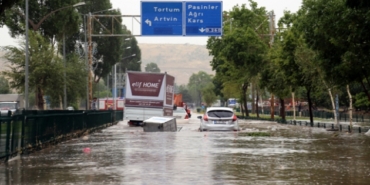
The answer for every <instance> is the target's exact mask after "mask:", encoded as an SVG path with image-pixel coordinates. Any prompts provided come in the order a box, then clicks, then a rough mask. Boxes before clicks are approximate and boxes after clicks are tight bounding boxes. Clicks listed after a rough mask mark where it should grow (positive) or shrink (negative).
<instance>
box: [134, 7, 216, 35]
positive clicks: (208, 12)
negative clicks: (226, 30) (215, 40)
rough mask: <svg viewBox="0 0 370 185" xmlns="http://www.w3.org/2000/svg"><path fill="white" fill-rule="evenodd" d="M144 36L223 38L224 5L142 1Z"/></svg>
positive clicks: (142, 31)
mask: <svg viewBox="0 0 370 185" xmlns="http://www.w3.org/2000/svg"><path fill="white" fill-rule="evenodd" d="M141 12H142V16H141V18H142V24H141V25H142V27H141V28H142V29H141V33H142V35H143V36H164V35H165V36H181V35H182V36H221V35H222V2H213V1H207V2H199V1H191V2H163V1H161V2H153V1H150V2H141Z"/></svg>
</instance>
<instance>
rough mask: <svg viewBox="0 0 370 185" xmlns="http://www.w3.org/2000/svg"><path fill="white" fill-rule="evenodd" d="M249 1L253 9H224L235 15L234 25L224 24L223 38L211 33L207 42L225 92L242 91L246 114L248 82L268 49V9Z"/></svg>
mask: <svg viewBox="0 0 370 185" xmlns="http://www.w3.org/2000/svg"><path fill="white" fill-rule="evenodd" d="M249 5H250V9H248V8H247V7H246V5H245V4H243V5H241V6H235V7H233V9H232V11H230V12H224V15H223V16H224V18H226V19H227V20H230V19H233V21H232V26H231V27H230V28H228V27H224V36H223V37H222V38H215V37H211V38H210V39H208V42H207V48H208V49H209V51H210V55H212V56H213V59H212V61H211V66H212V69H213V70H215V71H216V78H217V79H218V80H220V81H222V83H223V84H222V85H223V88H224V90H223V91H222V92H223V94H224V95H225V96H227V94H231V93H232V92H239V94H240V95H239V96H240V100H241V101H242V106H243V107H244V110H245V113H246V115H247V116H248V115H249V114H248V106H247V95H246V93H247V90H248V86H249V84H250V82H251V80H252V79H253V78H255V77H257V76H258V75H259V73H260V72H261V70H262V69H263V67H264V63H265V60H264V55H265V54H266V52H267V49H268V48H267V42H268V39H266V38H265V37H263V36H262V35H263V34H266V30H267V28H268V22H266V14H267V12H266V10H265V8H264V7H258V5H257V3H256V2H254V1H252V0H249ZM225 88H226V89H227V88H228V89H227V90H226V89H225ZM225 93H226V94H225ZM242 110H243V109H242Z"/></svg>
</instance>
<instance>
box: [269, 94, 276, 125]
mask: <svg viewBox="0 0 370 185" xmlns="http://www.w3.org/2000/svg"><path fill="white" fill-rule="evenodd" d="M270 111H271V119H272V120H274V119H275V100H274V94H271V100H270Z"/></svg>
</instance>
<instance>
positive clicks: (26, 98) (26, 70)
mask: <svg viewBox="0 0 370 185" xmlns="http://www.w3.org/2000/svg"><path fill="white" fill-rule="evenodd" d="M28 58H29V57H28V0H26V65H25V73H26V74H25V83H24V84H25V87H24V99H25V105H24V106H25V109H26V110H28V62H29V61H28Z"/></svg>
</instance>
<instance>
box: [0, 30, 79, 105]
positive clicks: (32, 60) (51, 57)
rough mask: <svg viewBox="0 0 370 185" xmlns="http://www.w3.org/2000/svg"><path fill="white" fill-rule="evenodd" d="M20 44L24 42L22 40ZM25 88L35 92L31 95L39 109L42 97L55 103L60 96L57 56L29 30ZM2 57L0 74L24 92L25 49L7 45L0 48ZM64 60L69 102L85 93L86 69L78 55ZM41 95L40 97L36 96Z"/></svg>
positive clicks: (52, 49) (59, 69)
mask: <svg viewBox="0 0 370 185" xmlns="http://www.w3.org/2000/svg"><path fill="white" fill-rule="evenodd" d="M23 44H24V43H23ZM29 44H30V45H29V47H30V49H29V91H30V92H33V91H34V92H37V93H36V96H35V98H36V99H37V100H36V102H37V103H38V107H39V109H42V105H43V98H42V97H43V96H44V95H45V94H46V95H48V96H50V98H51V102H52V104H53V105H59V101H60V99H61V97H62V96H63V84H64V78H63V77H64V74H63V71H64V66H63V61H62V59H61V57H60V56H58V55H57V53H56V52H55V48H54V47H53V46H52V45H51V44H50V43H49V41H48V39H46V38H44V37H43V36H42V35H40V34H39V33H38V32H33V31H30V42H29ZM4 49H5V51H6V54H5V58H6V60H7V61H8V62H9V69H10V70H8V71H4V72H3V74H4V75H5V76H6V77H7V78H9V79H11V81H10V87H11V88H14V89H16V90H17V91H19V92H24V86H25V64H24V58H25V50H24V45H22V46H21V48H17V47H13V46H7V47H4ZM68 58H69V59H68V60H67V69H66V76H67V94H68V100H69V102H71V103H75V102H77V100H78V99H79V98H81V97H84V96H85V94H86V93H84V92H86V91H85V89H86V86H85V84H86V80H85V79H86V75H85V74H86V71H85V69H84V66H85V64H84V62H83V61H80V60H78V57H76V56H71V57H68ZM40 97H41V98H40Z"/></svg>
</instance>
